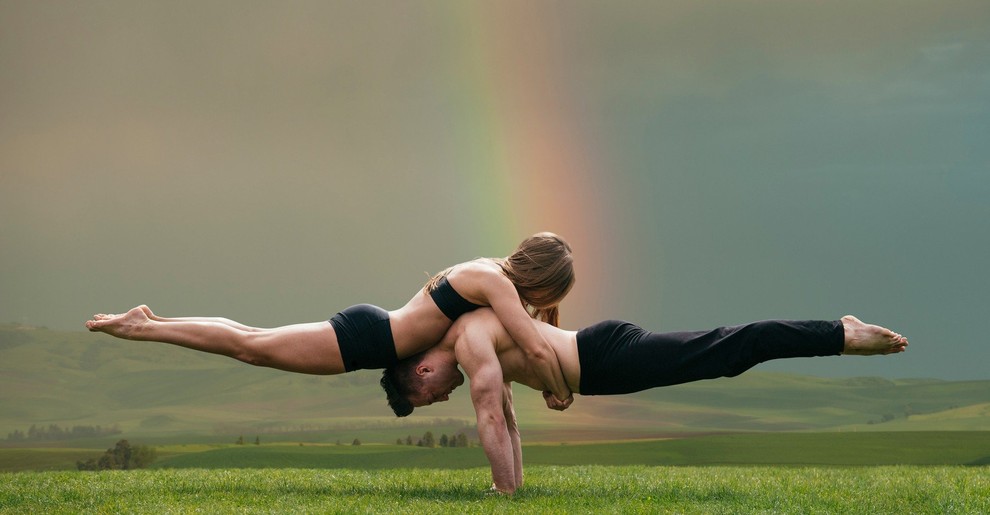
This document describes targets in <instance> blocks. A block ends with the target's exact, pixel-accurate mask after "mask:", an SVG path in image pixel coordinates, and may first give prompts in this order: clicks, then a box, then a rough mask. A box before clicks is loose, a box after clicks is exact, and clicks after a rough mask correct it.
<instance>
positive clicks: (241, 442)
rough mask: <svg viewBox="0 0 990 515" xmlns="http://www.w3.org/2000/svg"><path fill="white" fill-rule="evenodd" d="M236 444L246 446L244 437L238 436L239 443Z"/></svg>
mask: <svg viewBox="0 0 990 515" xmlns="http://www.w3.org/2000/svg"><path fill="white" fill-rule="evenodd" d="M234 443H235V444H237V445H244V435H241V436H238V437H237V441H236V442H234Z"/></svg>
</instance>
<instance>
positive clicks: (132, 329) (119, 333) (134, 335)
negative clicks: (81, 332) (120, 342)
mask: <svg viewBox="0 0 990 515" xmlns="http://www.w3.org/2000/svg"><path fill="white" fill-rule="evenodd" d="M148 313H151V310H150V309H148V306H143V305H142V306H138V307H136V308H133V309H131V310H130V311H128V312H127V313H124V314H122V315H104V314H102V313H101V314H98V315H94V316H93V319H92V320H90V321H88V322H86V328H87V329H89V330H90V331H93V332H103V333H107V334H109V335H110V336H116V337H117V338H124V339H127V340H137V339H139V337H138V335H139V334H140V333H141V329H142V328H144V327H146V326H147V324H149V323H150V322H151V318H149V316H148Z"/></svg>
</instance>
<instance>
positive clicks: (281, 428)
mask: <svg viewBox="0 0 990 515" xmlns="http://www.w3.org/2000/svg"><path fill="white" fill-rule="evenodd" d="M473 422H474V420H473V419H471V420H466V419H461V418H433V419H417V420H411V421H410V420H402V419H394V420H393V419H384V420H379V419H366V420H350V421H347V422H339V423H335V424H313V423H309V424H272V423H268V424H238V423H227V422H221V423H218V424H214V426H213V433H214V434H218V435H239V434H244V433H253V434H263V435H286V434H299V433H317V432H326V431H341V430H355V429H357V430H365V429H394V428H405V427H435V426H448V427H454V428H467V427H471V426H472V425H473Z"/></svg>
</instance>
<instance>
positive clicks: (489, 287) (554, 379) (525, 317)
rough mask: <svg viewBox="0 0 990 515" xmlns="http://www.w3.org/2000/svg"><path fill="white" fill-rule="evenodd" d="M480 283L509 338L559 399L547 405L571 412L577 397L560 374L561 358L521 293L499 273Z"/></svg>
mask: <svg viewBox="0 0 990 515" xmlns="http://www.w3.org/2000/svg"><path fill="white" fill-rule="evenodd" d="M479 279H480V280H481V281H482V282H483V284H482V286H483V291H484V293H485V297H486V298H485V300H486V301H488V305H490V306H491V307H492V311H494V312H495V315H496V316H497V317H498V319H499V321H500V322H501V323H502V326H503V327H505V330H506V332H508V333H509V336H511V337H512V339H513V340H514V341H515V342H516V343H517V344H519V347H521V348H522V349H523V352H525V353H526V359H527V360H528V361H529V363H530V365H531V366H532V367H533V370H534V371H535V372H536V374H537V376H538V377H539V378H540V380H541V381H543V383H544V384H545V385H546V387H547V390H550V392H552V393H553V396H554V397H555V398H556V399H547V405H548V406H549V407H551V408H553V409H558V410H565V409H567V407H568V406H570V405H571V402H573V400H574V397H573V395H572V394H571V389H570V388H569V387H568V386H567V382H566V381H565V380H564V374H563V373H561V371H560V363H558V362H557V354H556V353H554V351H553V347H551V346H550V342H548V341H547V340H546V338H544V337H543V334H541V333H540V330H539V329H538V328H537V326H536V321H535V320H533V318H532V317H530V315H529V313H528V312H527V311H526V308H524V307H523V304H522V300H521V299H520V298H519V293H518V292H516V287H515V286H514V285H513V284H512V281H509V279H508V278H506V277H505V276H504V275H502V274H500V273H497V272H492V273H487V274H484V276H482V277H480V278H479ZM554 401H556V402H554Z"/></svg>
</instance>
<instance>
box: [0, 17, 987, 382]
mask: <svg viewBox="0 0 990 515" xmlns="http://www.w3.org/2000/svg"><path fill="white" fill-rule="evenodd" d="M988 28H990V3H987V2H985V1H972V2H940V1H910V0H897V1H894V0H889V1H884V0H878V1H870V2H860V1H831V2H813V1H793V0H787V1H783V0H781V1H766V0H743V1H734V2H698V1H674V2H607V3H606V2H580V1H578V2H497V3H496V2H491V3H479V2H460V1H450V2H326V1H305V0H303V1H297V2H289V3H286V2H246V1H205V2H203V1H195V2H181V1H180V2H141V1H131V0H128V1H85V2H75V1H71V2H70V1H52V2H30V1H9V0H0V322H7V321H10V322H18V323H25V324H31V325H44V326H48V327H51V328H56V329H80V330H81V329H82V323H83V322H84V321H85V320H86V319H87V318H88V317H89V316H90V315H91V314H92V313H94V312H104V311H110V312H114V311H121V310H125V309H127V308H129V307H132V306H134V305H136V304H139V303H147V304H149V305H150V306H151V307H152V308H153V309H155V310H156V311H159V312H160V313H162V314H164V315H175V316H179V315H223V316H228V317H231V318H235V319H238V320H240V321H242V322H245V323H249V324H255V325H278V324H286V323H294V322H301V321H313V320H320V319H326V318H329V317H330V316H331V315H333V313H334V312H336V311H337V310H340V309H342V308H344V307H347V306H349V305H351V304H355V303H359V302H370V303H374V304H378V305H381V306H383V307H386V308H395V307H398V306H399V305H401V304H402V303H404V302H405V301H406V300H407V299H408V298H409V297H410V296H411V295H412V294H413V293H414V292H415V291H416V289H417V288H418V287H420V286H421V285H422V283H423V282H424V280H425V279H426V276H427V274H429V273H433V272H436V271H439V270H441V269H443V268H445V267H446V266H449V265H451V264H453V263H456V262H459V261H462V260H466V259H471V258H473V257H476V256H503V255H506V254H508V253H509V252H511V250H512V248H513V246H514V245H515V244H516V243H518V241H519V240H521V239H522V238H523V237H525V236H527V235H528V234H531V233H533V232H536V231H540V230H552V231H555V232H558V233H560V234H561V235H562V236H564V237H565V238H567V239H568V240H569V241H571V242H572V244H573V246H574V250H575V255H576V259H577V260H578V274H579V278H578V284H577V286H576V287H575V289H574V290H573V293H572V294H571V296H570V297H569V298H568V299H567V301H566V302H565V303H564V306H563V317H562V318H563V320H562V325H563V326H565V327H567V328H572V329H576V328H579V327H582V326H584V325H588V324H590V323H594V322H597V321H600V320H603V319H607V318H620V319H626V320H630V321H633V322H637V323H639V324H641V325H643V326H644V327H646V328H648V329H653V330H660V331H664V330H670V331H673V330H686V329H703V328H710V327H715V326H719V325H727V324H736V323H744V322H748V321H751V320H757V319H767V318H838V317H840V316H841V315H844V314H846V313H854V314H857V315H858V316H860V317H861V318H863V319H864V320H867V321H874V322H877V323H881V324H885V325H888V326H890V327H892V328H893V329H895V330H897V331H899V332H902V333H904V334H905V335H907V336H908V337H909V339H910V341H911V346H910V350H909V352H908V353H906V354H904V355H900V356H896V357H890V358H883V359H863V360H855V361H851V360H849V361H847V360H843V361H836V360H828V359H821V360H790V361H786V362H779V363H775V364H773V365H768V366H764V368H766V369H770V370H781V371H789V372H795V373H811V374H817V375H830V376H857V375H880V376H887V377H938V378H945V379H987V378H988V377H990V376H988V374H987V372H986V368H987V367H986V365H985V363H987V362H988V361H990V345H988V344H990V342H988V341H987V338H986V336H985V329H984V326H983V323H984V322H985V320H986V318H987V315H988V311H990V309H988V308H990V295H988V293H987V292H988V290H990V274H988V272H987V264H988V263H990V230H988V222H987V221H988V220H990V202H988V198H990V93H988V92H990V30H988Z"/></svg>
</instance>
